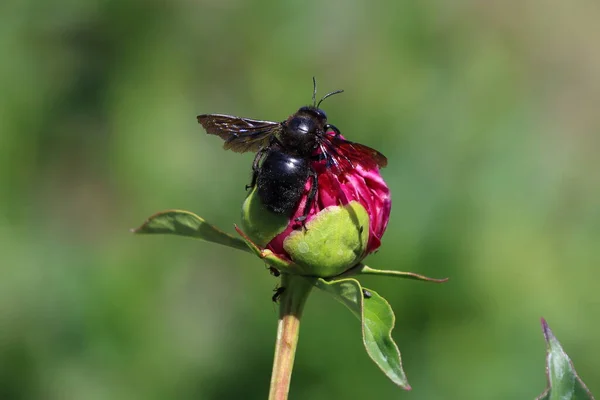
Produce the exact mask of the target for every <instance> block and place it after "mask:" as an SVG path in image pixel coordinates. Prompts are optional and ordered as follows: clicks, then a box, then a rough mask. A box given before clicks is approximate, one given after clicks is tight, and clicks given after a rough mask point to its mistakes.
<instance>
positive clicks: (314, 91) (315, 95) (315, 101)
mask: <svg viewBox="0 0 600 400" xmlns="http://www.w3.org/2000/svg"><path fill="white" fill-rule="evenodd" d="M316 105H317V80H316V79H315V77H314V76H313V107H316Z"/></svg>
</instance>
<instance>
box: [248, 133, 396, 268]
mask: <svg viewBox="0 0 600 400" xmlns="http://www.w3.org/2000/svg"><path fill="white" fill-rule="evenodd" d="M328 134H330V135H333V134H334V133H333V132H328ZM338 153H339V154H338V155H337V156H335V158H334V160H335V162H337V163H339V164H340V165H344V164H349V165H351V168H348V167H347V165H346V166H345V167H344V168H337V167H336V166H335V165H329V166H327V165H326V163H327V161H326V160H325V159H323V160H320V161H314V162H312V167H313V169H314V170H315V172H316V173H317V180H318V185H317V194H316V196H315V198H314V200H313V201H312V204H311V207H310V210H309V213H308V216H307V218H306V221H305V228H306V229H302V224H301V223H299V222H298V221H297V218H298V217H301V216H303V214H304V209H305V205H306V202H307V199H308V193H309V192H310V189H311V187H312V184H313V183H312V179H308V181H307V182H306V186H305V189H304V194H303V196H302V199H301V200H300V202H299V203H298V205H297V207H296V210H295V211H294V214H293V216H292V217H291V218H290V219H287V220H286V221H285V223H286V225H285V226H284V227H282V229H281V230H278V232H279V233H277V234H276V235H275V236H271V237H272V239H270V240H269V241H268V243H266V244H265V243H263V244H265V246H264V247H266V248H267V249H269V250H271V251H273V253H275V254H276V255H277V256H279V257H280V258H283V259H285V260H287V261H291V262H294V263H296V264H300V265H301V266H302V267H303V271H304V272H306V274H307V275H317V276H324V277H326V276H334V275H337V274H340V273H342V272H344V271H345V270H347V269H349V268H352V267H353V266H355V265H356V264H358V263H359V262H360V261H361V260H362V259H363V258H364V257H366V256H367V255H368V254H369V253H372V252H373V251H375V250H376V249H377V248H379V246H380V245H381V237H382V236H383V233H384V232H385V229H386V227H387V223H388V219H389V215H390V209H391V197H390V191H389V188H388V187H387V185H386V183H385V181H384V180H383V178H382V177H381V175H380V173H379V167H378V166H377V164H376V163H375V162H374V161H373V160H371V159H369V158H368V157H361V155H360V154H352V146H346V147H345V148H344V149H339V148H338ZM330 162H331V161H330ZM335 162H334V163H335ZM250 197H252V194H251V195H250V196H249V198H250ZM247 201H248V199H247ZM250 214H251V213H250ZM257 219H265V215H264V213H261V214H260V215H248V213H247V212H244V215H243V220H244V221H245V222H246V223H244V221H243V225H245V226H252V227H253V228H250V229H251V230H252V229H254V230H256V226H257V225H259V224H260V221H257ZM252 220H253V221H252ZM248 222H249V223H248ZM246 233H248V234H249V236H250V237H252V234H251V233H250V232H248V231H246ZM265 241H266V240H263V242H265ZM313 264H315V265H313Z"/></svg>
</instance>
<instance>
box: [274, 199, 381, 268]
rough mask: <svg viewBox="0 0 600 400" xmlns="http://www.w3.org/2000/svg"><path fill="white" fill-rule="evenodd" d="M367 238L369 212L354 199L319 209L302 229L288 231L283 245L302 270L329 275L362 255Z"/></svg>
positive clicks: (352, 264) (350, 264)
mask: <svg viewBox="0 0 600 400" xmlns="http://www.w3.org/2000/svg"><path fill="white" fill-rule="evenodd" d="M368 239H369V215H368V214H367V211H366V210H365V208H364V207H363V206H362V205H361V204H360V203H359V202H357V201H351V202H350V203H348V204H347V205H345V206H330V207H326V208H324V209H323V210H321V211H319V213H318V214H317V215H315V216H314V217H313V218H312V219H311V220H310V221H308V223H307V224H306V227H305V229H299V230H296V231H293V232H291V233H290V234H289V236H288V237H287V238H285V240H284V241H283V248H284V249H285V251H286V252H287V253H288V254H289V255H290V257H291V259H292V260H293V261H294V263H296V264H298V265H299V266H300V267H302V270H303V272H302V274H303V275H309V276H319V277H323V278H327V277H332V276H336V275H339V274H341V273H343V272H344V271H346V270H348V269H349V268H352V267H353V266H354V265H356V264H357V263H358V262H360V260H361V259H362V258H363V257H364V254H365V251H366V248H367V241H368Z"/></svg>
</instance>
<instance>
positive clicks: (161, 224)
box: [131, 210, 252, 253]
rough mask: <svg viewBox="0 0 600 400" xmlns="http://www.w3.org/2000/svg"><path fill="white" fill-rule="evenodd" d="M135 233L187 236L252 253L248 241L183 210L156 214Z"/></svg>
mask: <svg viewBox="0 0 600 400" xmlns="http://www.w3.org/2000/svg"><path fill="white" fill-rule="evenodd" d="M131 231H132V232H133V233H162V234H170V235H179V236H187V237H192V238H196V239H202V240H206V241H207V242H213V243H218V244H222V245H223V246H228V247H231V248H234V249H238V250H243V251H246V252H249V253H251V252H252V251H251V250H250V249H249V248H248V246H247V245H246V243H245V242H244V241H243V240H241V239H238V238H237V237H235V236H231V235H229V234H227V233H225V232H223V231H221V230H220V229H218V228H216V227H214V226H213V225H210V224H209V223H207V222H206V221H205V220H203V219H202V218H200V217H199V216H197V215H196V214H194V213H191V212H189V211H182V210H167V211H162V212H159V213H157V214H154V215H153V216H151V217H150V218H148V219H147V220H146V222H144V223H143V224H142V225H141V226H140V227H139V228H136V229H132V230H131Z"/></svg>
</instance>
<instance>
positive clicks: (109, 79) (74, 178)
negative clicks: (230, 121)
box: [0, 0, 600, 400]
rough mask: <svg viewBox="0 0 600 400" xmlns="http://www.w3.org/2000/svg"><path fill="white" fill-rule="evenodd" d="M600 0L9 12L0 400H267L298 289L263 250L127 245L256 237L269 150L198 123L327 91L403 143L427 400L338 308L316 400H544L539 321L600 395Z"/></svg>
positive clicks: (3, 73) (400, 314)
mask: <svg viewBox="0 0 600 400" xmlns="http://www.w3.org/2000/svg"><path fill="white" fill-rule="evenodd" d="M599 19H600V3H598V2H593V1H573V2H562V1H558V0H532V1H528V2H519V1H514V0H513V1H510V0H509V1H505V2H480V1H472V0H462V1H456V2H447V1H443V0H425V1H421V2H414V1H391V0H390V1H385V2H368V1H364V0H363V1H348V2H345V1H337V2H318V1H313V0H310V1H303V2H269V1H258V0H256V1H248V2H244V1H240V0H232V1H218V0H213V1H177V0H176V1H172V2H161V1H155V0H150V1H138V0H109V1H94V0H87V1H79V0H48V1H45V2H42V1H37V0H5V1H3V2H2V4H1V5H0V399H2V400H13V399H15V400H16V399H49V400H54V399H57V400H58V399H77V400H79V399H81V400H88V399H89V400H96V399H117V400H120V399H127V400H135V399H144V400H146V399H161V400H162V399H265V398H266V396H267V392H268V384H269V376H270V371H271V362H272V351H273V345H274V340H275V330H276V320H277V312H276V307H275V306H274V305H273V304H272V303H271V295H272V289H273V288H274V286H275V284H276V280H275V279H274V278H273V277H271V276H270V275H269V274H268V272H267V271H266V270H265V269H264V265H263V264H261V262H259V261H258V259H256V258H253V257H251V256H249V255H247V254H244V253H241V252H239V253H238V252H233V251H229V250H227V249H226V248H222V247H219V246H216V245H210V244H205V243H201V242H196V241H193V240H189V239H182V238H176V237H158V236H157V237H148V236H147V237H135V236H133V235H131V234H130V233H129V232H128V229H129V228H132V227H135V226H137V225H139V224H140V223H141V222H142V221H143V220H144V219H145V218H146V217H147V216H149V215H150V214H152V213H154V212H156V211H159V210H162V209H167V208H183V209H189V210H192V211H195V212H197V213H198V214H200V215H202V216H204V217H205V218H207V219H208V220H209V221H210V222H212V223H214V224H216V225H218V226H221V227H224V228H227V229H229V230H230V231H233V230H232V224H233V223H234V222H238V221H239V207H240V204H241V201H242V199H243V197H244V195H245V191H244V185H245V184H246V183H248V180H249V177H250V164H251V160H252V155H251V154H244V155H239V154H235V153H226V152H224V151H223V150H222V149H221V141H220V139H218V138H216V137H209V136H207V135H206V134H205V133H204V131H203V130H202V129H201V128H200V126H199V125H198V124H197V122H196V119H195V116H196V115H197V114H200V113H229V114H235V115H240V116H247V117H253V118H258V119H271V120H276V121H278V120H283V119H284V118H286V117H287V116H288V115H289V114H291V113H293V112H294V111H295V110H296V109H297V108H298V107H299V106H301V105H305V104H308V103H309V102H310V99H311V91H312V82H311V77H312V76H316V77H317V80H318V83H319V89H320V92H319V93H320V94H321V95H322V94H324V93H326V92H327V91H331V90H335V89H345V93H344V94H343V95H340V96H335V97H333V98H331V99H329V100H327V101H326V102H325V103H324V109H325V110H326V111H327V113H328V116H329V120H330V122H332V123H333V124H335V125H337V127H338V128H340V130H341V131H342V132H343V134H344V135H346V136H347V137H348V138H350V139H351V140H356V141H359V142H362V143H365V144H367V145H369V146H372V147H375V148H377V149H379V150H381V151H382V152H383V153H384V154H386V155H387V157H388V159H389V166H388V168H386V169H385V170H384V171H383V175H384V177H385V178H386V179H387V181H388V183H389V185H390V187H391V190H392V194H393V202H394V203H393V204H394V205H393V210H392V216H391V220H390V223H389V227H388V231H387V233H386V236H385V237H384V240H383V245H382V247H381V250H380V251H379V253H377V254H376V255H374V256H371V257H370V258H369V259H367V263H368V264H369V265H371V266H373V267H379V268H390V269H399V270H405V271H414V272H418V273H422V274H427V275H430V276H434V277H445V276H449V277H450V278H451V280H450V282H449V283H447V284H444V285H434V284H425V283H419V282H411V281H391V280H387V279H382V278H371V279H364V280H363V283H364V284H365V285H366V286H367V287H371V288H373V289H375V290H377V291H378V292H379V293H381V294H382V295H383V296H385V297H386V298H387V299H388V300H389V301H390V303H391V304H392V306H393V308H394V309H395V311H396V316H397V323H396V328H395V330H394V337H395V339H396V341H397V343H398V345H399V347H400V349H401V351H402V355H403V361H404V366H405V370H406V372H407V375H408V378H409V381H410V383H411V385H412V386H413V391H412V392H403V391H402V390H400V389H398V388H397V387H395V386H394V385H393V384H392V383H391V382H390V381H388V380H387V379H386V378H385V376H384V375H383V374H382V373H381V372H380V371H379V370H378V369H377V367H376V366H375V365H374V364H373V363H372V362H371V361H370V360H369V358H368V357H367V355H366V353H365V351H364V349H363V348H362V344H361V339H360V332H359V324H358V321H357V320H355V318H354V317H353V316H352V315H351V314H350V313H349V312H348V311H347V310H346V309H345V308H343V306H342V305H340V304H338V303H336V302H334V301H333V300H332V299H331V298H329V297H328V296H326V295H323V294H321V293H318V292H316V293H315V294H314V295H313V296H312V297H311V299H310V300H309V302H308V305H307V309H306V312H305V317H304V322H303V327H302V331H301V335H300V343H299V348H298V354H297V358H296V366H295V373H294V377H293V380H292V387H291V398H293V399H311V400H320V399H365V398H381V399H392V398H393V399H396V398H402V399H404V398H405V399H409V398H412V399H513V398H514V399H531V398H533V397H534V396H536V395H537V394H539V393H540V392H541V391H542V389H543V388H544V386H545V383H546V382H545V376H544V351H545V345H544V342H543V337H542V333H541V329H540V324H539V319H540V317H541V316H544V317H546V318H547V319H548V322H549V324H550V326H551V327H552V328H553V330H554V333H555V334H556V335H557V337H558V338H559V340H561V342H562V344H563V346H564V347H565V349H566V351H567V352H568V353H569V354H570V356H571V357H572V359H573V360H574V363H575V366H576V368H577V369H578V371H579V373H580V375H581V376H582V378H583V379H584V381H585V382H586V383H587V384H588V386H589V388H590V389H591V391H592V392H595V393H596V394H598V393H600V361H598V360H599V358H598V355H599V354H600V341H598V337H600V320H599V317H600V295H599V292H598V289H599V283H598V282H599V281H600V268H599V267H600V265H599V263H600V248H599V246H598V239H599V238H600V208H599V206H598V200H599V198H600V175H599V167H600V162H599V161H598V154H597V153H598V151H599V150H600V112H599V111H598V105H599V104H600V50H599V47H598V38H600V25H599V24H598V23H597V22H598V20H599Z"/></svg>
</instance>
